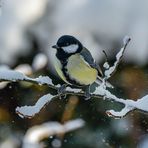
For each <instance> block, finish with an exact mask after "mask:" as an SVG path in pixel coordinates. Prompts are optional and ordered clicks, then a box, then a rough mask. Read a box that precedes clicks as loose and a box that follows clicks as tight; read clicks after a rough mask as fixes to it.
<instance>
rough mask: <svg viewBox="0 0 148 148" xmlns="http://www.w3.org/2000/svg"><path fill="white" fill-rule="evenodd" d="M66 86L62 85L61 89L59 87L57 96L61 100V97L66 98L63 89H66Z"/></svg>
mask: <svg viewBox="0 0 148 148" xmlns="http://www.w3.org/2000/svg"><path fill="white" fill-rule="evenodd" d="M66 86H67V84H63V85H62V86H61V87H59V89H58V95H59V97H60V98H61V96H62V95H64V97H66V95H65V89H66Z"/></svg>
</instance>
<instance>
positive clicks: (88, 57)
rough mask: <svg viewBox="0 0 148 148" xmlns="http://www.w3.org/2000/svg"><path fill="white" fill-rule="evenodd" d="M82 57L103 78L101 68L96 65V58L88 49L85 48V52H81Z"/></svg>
mask: <svg viewBox="0 0 148 148" xmlns="http://www.w3.org/2000/svg"><path fill="white" fill-rule="evenodd" d="M80 55H82V56H83V58H84V60H85V61H86V62H87V63H88V64H89V65H90V66H91V67H92V68H95V69H96V70H97V71H98V74H99V75H101V76H102V71H101V69H100V67H99V66H98V65H97V64H96V62H95V60H94V58H93V57H92V55H91V53H90V52H89V50H88V49H86V48H85V47H83V50H82V51H81V52H80Z"/></svg>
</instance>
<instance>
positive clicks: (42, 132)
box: [23, 119, 85, 148]
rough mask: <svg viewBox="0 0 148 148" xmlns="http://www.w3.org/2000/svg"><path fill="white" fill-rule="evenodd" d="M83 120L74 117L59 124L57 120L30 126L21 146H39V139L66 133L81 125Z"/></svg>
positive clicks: (30, 147) (38, 147) (27, 147)
mask: <svg viewBox="0 0 148 148" xmlns="http://www.w3.org/2000/svg"><path fill="white" fill-rule="evenodd" d="M84 124H85V122H84V121H83V120H82V119H76V120H71V121H68V122H66V123H65V124H60V123H59V122H47V123H44V124H41V125H38V126H34V127H32V128H30V129H29V130H28V131H27V133H26V135H25V137H24V140H23V148H41V145H40V143H39V142H40V141H41V140H43V139H44V138H48V137H49V136H53V135H57V134H63V133H67V132H70V131H73V130H76V129H78V128H81V127H83V126H84Z"/></svg>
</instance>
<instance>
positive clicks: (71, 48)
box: [62, 44, 78, 53]
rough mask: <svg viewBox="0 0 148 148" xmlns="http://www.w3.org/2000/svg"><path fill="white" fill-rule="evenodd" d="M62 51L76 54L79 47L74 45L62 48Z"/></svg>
mask: <svg viewBox="0 0 148 148" xmlns="http://www.w3.org/2000/svg"><path fill="white" fill-rule="evenodd" d="M62 49H63V50H64V51H65V52H67V53H75V52H76V51H77V50H78V45H77V44H72V45H69V46H65V47H62Z"/></svg>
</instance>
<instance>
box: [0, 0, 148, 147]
mask: <svg viewBox="0 0 148 148" xmlns="http://www.w3.org/2000/svg"><path fill="white" fill-rule="evenodd" d="M0 5H1V12H0V13H1V16H0V64H1V65H0V66H2V65H8V66H9V67H11V68H12V69H15V70H19V71H22V72H24V73H25V74H26V75H28V76H30V77H38V76H39V75H48V76H50V77H51V78H52V79H53V82H54V83H55V84H58V83H62V81H61V80H60V79H59V78H58V77H57V74H56V73H55V70H54V68H53V66H52V65H53V61H54V54H55V52H54V51H53V50H52V48H51V46H52V45H53V44H55V42H56V41H57V39H58V38H59V37H60V36H61V35H64V34H69V35H73V36H75V37H77V38H78V39H79V40H80V41H81V42H82V43H83V44H84V46H86V47H87V48H89V49H90V51H91V53H92V55H93V56H94V58H95V60H96V61H97V62H98V64H100V66H101V67H103V63H104V62H105V56H104V54H103V52H102V50H105V51H106V53H107V55H108V59H109V62H110V64H113V62H114V60H115V55H116V53H117V52H118V51H119V49H120V48H121V47H122V45H123V43H122V40H123V38H124V36H125V35H128V36H130V37H131V39H132V40H131V42H130V45H129V46H128V47H127V49H126V51H125V54H124V57H123V60H122V62H121V64H120V65H119V67H118V70H117V72H116V73H115V74H114V75H113V77H112V78H111V79H110V82H111V83H112V84H113V85H114V86H115V89H114V90H113V93H114V94H115V95H117V96H118V97H122V98H129V99H133V100H137V99H138V98H140V97H142V96H144V95H146V94H147V92H148V60H147V59H148V1H147V0H143V1H138V0H118V1H115V0H110V1H108V0H91V1H90V0H38V1H37V0H25V1H23V0H11V1H10V0H1V1H0ZM49 92H50V93H52V94H54V93H55V92H54V91H53V90H51V89H49V88H48V87H46V86H38V85H35V84H34V85H33V84H30V83H24V82H21V83H1V84H0V148H20V147H21V142H22V139H23V136H24V134H25V133H26V131H27V129H29V128H30V127H32V126H34V125H38V124H42V123H44V122H47V121H59V122H61V123H64V122H66V121H68V120H71V119H76V118H82V119H84V120H85V121H86V125H85V126H84V127H83V128H82V129H79V130H76V131H74V132H70V133H68V134H65V135H62V136H54V137H52V138H47V139H45V140H44V143H45V145H46V147H54V146H53V145H52V141H53V140H54V139H55V138H60V139H61V140H62V146H61V147H62V148H69V147H70V148H75V147H77V148H135V147H138V148H148V116H147V114H144V113H141V112H137V111H134V112H131V113H130V114H128V115H127V116H126V117H124V118H123V119H120V120H116V119H113V118H109V117H108V116H107V115H106V114H105V111H106V110H108V109H115V110H119V109H121V108H122V106H121V104H118V103H115V102H109V101H106V100H103V99H102V100H101V99H100V100H99V99H90V100H88V101H85V100H84V98H81V97H79V98H78V97H76V96H73V97H72V96H67V97H66V99H62V100H60V99H55V100H53V101H52V102H51V103H50V104H48V105H47V106H46V107H45V108H44V109H42V110H41V112H40V113H39V114H38V115H36V116H35V117H33V118H32V119H22V118H20V117H19V116H18V115H17V114H16V113H15V108H16V107H17V106H21V105H22V106H23V105H33V104H34V103H35V102H36V101H37V100H38V98H39V97H41V96H42V95H44V94H46V93H49Z"/></svg>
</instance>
